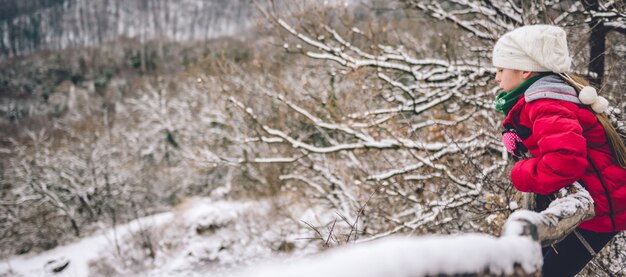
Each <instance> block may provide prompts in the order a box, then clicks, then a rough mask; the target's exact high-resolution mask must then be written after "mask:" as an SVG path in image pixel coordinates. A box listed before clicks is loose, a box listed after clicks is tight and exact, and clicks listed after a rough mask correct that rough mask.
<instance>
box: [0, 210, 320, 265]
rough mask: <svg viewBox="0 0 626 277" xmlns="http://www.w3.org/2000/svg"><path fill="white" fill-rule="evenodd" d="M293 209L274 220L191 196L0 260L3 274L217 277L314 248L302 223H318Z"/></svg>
mask: <svg viewBox="0 0 626 277" xmlns="http://www.w3.org/2000/svg"><path fill="white" fill-rule="evenodd" d="M298 211H299V212H298ZM291 212H297V213H298V215H297V216H296V217H294V218H288V217H285V216H284V215H280V216H279V215H277V214H275V213H276V207H273V206H272V205H271V203H269V202H263V201H250V202H236V201H214V200H211V199H208V198H198V199H190V200H188V201H186V203H183V204H182V205H180V206H179V207H177V209H176V210H175V211H172V212H168V213H163V214H158V215H153V216H150V217H146V218H142V219H140V220H135V221H132V222H130V223H128V224H125V225H122V226H118V227H117V228H115V229H114V230H113V229H110V230H106V231H103V232H101V233H99V234H95V235H93V236H91V237H87V238H84V239H82V240H80V241H78V242H76V243H73V244H70V245H65V246H61V247H57V248H55V249H52V250H49V251H46V252H42V253H38V254H31V255H22V256H15V257H12V258H10V259H7V260H3V261H0V276H29V277H30V276H128V275H133V276H207V275H211V276H214V275H223V274H228V273H229V272H230V271H231V270H232V269H234V268H239V267H242V266H246V265H251V264H254V263H257V262H260V261H263V260H266V259H268V258H276V257H287V256H289V257H298V256H303V255H306V254H308V253H313V252H317V251H319V249H318V247H317V246H316V245H315V243H312V241H311V240H307V239H303V238H309V237H311V230H310V229H309V228H308V227H306V226H303V225H304V224H302V222H301V221H302V220H304V221H307V222H309V223H311V224H314V225H315V224H321V223H320V222H319V218H317V216H316V213H315V212H314V211H313V210H311V209H306V208H303V209H301V210H298V209H295V210H294V211H291ZM51 261H53V262H52V263H50V264H48V263H49V262H51ZM66 261H69V264H68V266H67V267H66V268H65V269H63V270H62V271H61V272H59V273H52V267H51V266H52V265H54V264H64V263H65V262H66Z"/></svg>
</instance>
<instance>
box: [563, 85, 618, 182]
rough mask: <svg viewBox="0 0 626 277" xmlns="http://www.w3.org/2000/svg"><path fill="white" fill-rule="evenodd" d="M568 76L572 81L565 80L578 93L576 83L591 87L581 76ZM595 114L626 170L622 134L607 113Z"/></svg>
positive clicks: (616, 156)
mask: <svg viewBox="0 0 626 277" xmlns="http://www.w3.org/2000/svg"><path fill="white" fill-rule="evenodd" d="M568 76H569V78H571V79H572V80H568V78H563V79H564V80H565V81H566V82H567V83H568V84H569V85H571V86H572V87H574V89H576V92H577V93H579V92H580V90H581V89H580V86H578V85H577V84H575V83H573V82H576V83H578V84H581V85H583V86H588V85H589V82H587V80H585V79H583V78H582V77H580V76H576V75H573V74H568ZM590 110H591V109H590ZM592 111H593V110H592ZM594 114H595V115H596V118H597V119H598V122H599V123H600V125H601V126H602V128H604V133H605V135H606V139H607V141H608V144H609V147H610V148H611V152H612V153H613V156H614V157H615V159H616V160H617V163H618V164H619V165H620V166H621V167H622V168H624V169H626V146H624V141H623V140H622V138H621V136H620V134H619V133H618V132H617V130H616V129H615V127H613V125H612V124H611V120H609V117H608V116H607V115H606V113H595V112H594Z"/></svg>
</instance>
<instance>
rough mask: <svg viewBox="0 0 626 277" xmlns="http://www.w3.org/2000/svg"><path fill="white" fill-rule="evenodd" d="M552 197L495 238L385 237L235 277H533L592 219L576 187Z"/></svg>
mask: <svg viewBox="0 0 626 277" xmlns="http://www.w3.org/2000/svg"><path fill="white" fill-rule="evenodd" d="M557 194H558V199H557V200H555V201H553V202H552V203H551V204H550V206H549V207H548V208H547V209H546V210H544V211H542V212H540V213H537V212H533V211H528V210H519V211H516V212H514V213H513V214H511V216H509V218H508V219H507V221H506V223H505V225H504V229H503V232H502V235H501V236H500V237H493V236H490V235H487V234H464V235H450V236H440V235H436V236H435V235H433V236H424V237H417V238H416V237H402V236H395V237H387V238H383V239H379V240H376V241H371V242H366V243H358V244H353V245H350V246H345V247H339V248H336V249H332V250H328V251H326V252H323V253H320V254H317V255H313V256H310V257H307V258H303V259H300V260H297V261H289V262H287V261H283V262H276V263H273V264H268V265H265V266H261V267H254V268H251V269H249V270H247V271H244V272H242V273H241V274H240V275H237V276H255V277H266V276H268V277H269V276H272V277H283V276H284V277H286V276H303V277H308V276H310V277H313V276H318V277H319V276H337V277H340V276H341V277H345V276H361V277H379V276H385V277H404V276H406V277H409V276H411V277H414V276H433V275H436V276H447V275H474V276H491V275H497V276H503V275H504V276H536V275H539V272H540V270H541V265H542V263H543V259H542V253H541V246H542V245H549V244H551V243H554V242H557V241H559V240H560V239H562V238H564V237H565V236H566V235H567V234H568V233H570V232H571V231H572V230H573V229H575V228H576V226H578V224H579V223H580V222H582V221H584V220H586V219H589V218H591V217H593V215H594V209H593V200H592V199H591V196H590V195H589V193H588V192H587V191H586V190H584V189H583V188H582V186H580V185H579V184H578V183H575V184H573V185H572V186H569V187H568V188H564V189H561V190H560V191H559V192H558V193H557Z"/></svg>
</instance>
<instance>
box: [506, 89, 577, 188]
mask: <svg viewBox="0 0 626 277" xmlns="http://www.w3.org/2000/svg"><path fill="white" fill-rule="evenodd" d="M525 109H528V116H529V118H530V122H532V127H531V130H532V134H533V136H534V137H535V138H536V139H537V147H538V148H539V153H540V155H539V156H538V157H534V158H530V159H526V160H523V161H520V162H518V163H516V164H515V166H513V170H512V171H511V181H512V182H513V185H514V186H515V187H516V188H517V189H518V190H520V191H524V192H535V193H539V194H550V193H552V192H554V191H556V190H558V189H560V188H563V187H565V186H568V185H570V184H572V183H573V182H575V181H577V180H579V179H580V178H582V176H583V175H584V173H585V169H586V168H587V143H586V140H585V138H584V137H583V136H582V131H583V130H582V127H581V126H580V123H579V122H578V118H577V117H576V115H575V114H574V112H573V111H571V110H570V109H568V108H567V107H565V106H563V105H561V104H560V103H558V100H538V101H533V102H530V103H527V104H526V107H525Z"/></svg>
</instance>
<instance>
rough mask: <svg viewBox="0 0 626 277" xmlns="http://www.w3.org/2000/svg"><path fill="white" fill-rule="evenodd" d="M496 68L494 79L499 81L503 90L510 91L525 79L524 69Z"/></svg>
mask: <svg viewBox="0 0 626 277" xmlns="http://www.w3.org/2000/svg"><path fill="white" fill-rule="evenodd" d="M496 69H497V71H496V81H497V82H498V83H500V88H501V89H502V90H504V91H512V90H513V89H514V88H516V87H517V86H519V85H521V84H522V83H523V82H524V81H525V80H526V79H525V78H524V71H521V70H517V69H508V68H496Z"/></svg>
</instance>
